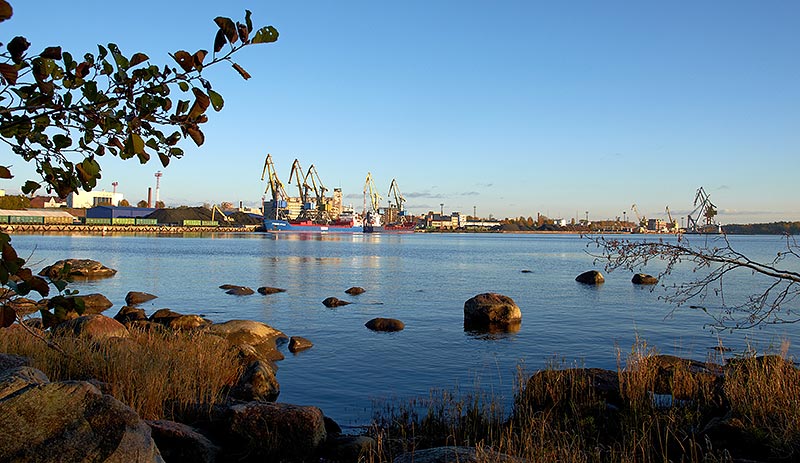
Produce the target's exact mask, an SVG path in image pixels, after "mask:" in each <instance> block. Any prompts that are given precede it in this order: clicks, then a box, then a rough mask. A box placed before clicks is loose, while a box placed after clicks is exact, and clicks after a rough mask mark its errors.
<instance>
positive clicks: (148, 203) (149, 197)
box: [147, 187, 153, 207]
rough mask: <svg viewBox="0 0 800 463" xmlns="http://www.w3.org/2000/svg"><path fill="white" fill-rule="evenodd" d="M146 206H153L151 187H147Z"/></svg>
mask: <svg viewBox="0 0 800 463" xmlns="http://www.w3.org/2000/svg"><path fill="white" fill-rule="evenodd" d="M147 207H153V187H147Z"/></svg>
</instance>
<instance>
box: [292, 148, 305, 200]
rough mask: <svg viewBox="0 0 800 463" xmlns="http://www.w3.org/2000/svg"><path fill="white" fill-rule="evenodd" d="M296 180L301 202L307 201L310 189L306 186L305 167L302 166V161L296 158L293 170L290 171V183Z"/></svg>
mask: <svg viewBox="0 0 800 463" xmlns="http://www.w3.org/2000/svg"><path fill="white" fill-rule="evenodd" d="M292 181H294V182H295V183H296V184H297V192H298V195H299V196H300V202H301V203H302V204H305V203H307V202H308V201H307V199H308V198H307V192H308V189H307V188H306V186H305V176H303V168H302V167H300V161H299V160H298V159H295V160H294V162H293V163H292V171H291V172H290V173H289V183H292Z"/></svg>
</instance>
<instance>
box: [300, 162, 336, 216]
mask: <svg viewBox="0 0 800 463" xmlns="http://www.w3.org/2000/svg"><path fill="white" fill-rule="evenodd" d="M303 185H304V187H305V189H306V192H305V195H306V197H308V192H309V191H313V192H314V197H315V198H316V201H317V204H316V208H315V213H314V214H313V216H314V217H313V219H314V220H317V221H321V222H329V221H330V220H331V216H330V204H328V203H327V202H326V201H325V193H326V192H327V191H328V189H327V188H325V185H323V184H322V179H321V178H320V177H319V172H317V168H316V167H314V164H311V167H309V168H308V172H306V176H305V177H304V178H303Z"/></svg>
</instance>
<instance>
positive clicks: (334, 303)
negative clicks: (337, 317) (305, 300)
mask: <svg viewBox="0 0 800 463" xmlns="http://www.w3.org/2000/svg"><path fill="white" fill-rule="evenodd" d="M348 304H350V303H349V302H347V301H343V300H341V299H338V298H335V297H328V298H326V299H325V300H323V301H322V305H324V306H325V307H329V308H333V307H341V306H344V305H348Z"/></svg>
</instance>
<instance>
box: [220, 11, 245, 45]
mask: <svg viewBox="0 0 800 463" xmlns="http://www.w3.org/2000/svg"><path fill="white" fill-rule="evenodd" d="M214 22H215V23H217V26H219V28H220V29H221V30H222V32H224V33H225V37H226V38H227V39H228V42H230V43H231V44H233V43H235V42H236V40H238V38H239V34H238V33H237V32H236V24H234V23H233V21H232V20H231V18H224V17H222V16H217V17H216V18H214Z"/></svg>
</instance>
